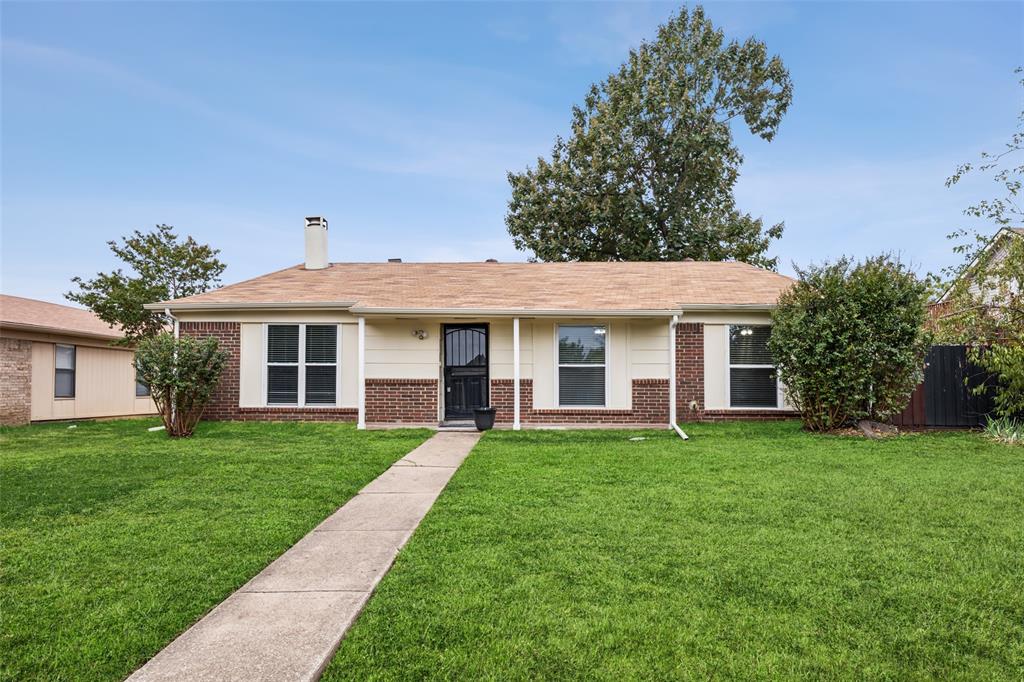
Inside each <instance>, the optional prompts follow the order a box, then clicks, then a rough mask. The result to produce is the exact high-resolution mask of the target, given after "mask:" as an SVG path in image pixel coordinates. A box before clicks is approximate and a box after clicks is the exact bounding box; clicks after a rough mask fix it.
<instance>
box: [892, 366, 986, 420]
mask: <svg viewBox="0 0 1024 682" xmlns="http://www.w3.org/2000/svg"><path fill="white" fill-rule="evenodd" d="M965 379H966V380H967V381H966V383H965V381H964V380H965ZM984 383H989V384H991V382H990V381H989V376H988V374H986V372H985V371H984V370H983V369H981V368H980V367H978V366H977V365H975V364H973V363H971V362H969V361H968V359H967V347H966V346H932V347H931V349H930V350H929V351H928V355H927V357H926V358H925V367H924V381H923V382H922V383H921V384H920V385H918V387H917V388H916V389H914V393H913V395H912V396H911V397H910V404H909V405H907V408H906V409H905V410H903V412H902V413H901V414H899V415H897V416H895V417H893V420H892V423H893V424H895V425H897V426H918V427H920V426H934V427H971V426H982V425H984V424H985V418H986V416H987V415H988V413H989V412H991V411H992V392H991V391H986V392H985V393H983V394H981V395H974V393H973V392H972V391H971V389H972V388H974V387H975V386H979V385H981V384H984Z"/></svg>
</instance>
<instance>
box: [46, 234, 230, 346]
mask: <svg viewBox="0 0 1024 682" xmlns="http://www.w3.org/2000/svg"><path fill="white" fill-rule="evenodd" d="M173 230H174V228H173V227H171V226H170V225H157V226H156V228H155V229H154V230H153V231H151V232H147V233H142V232H140V231H139V230H135V231H134V232H133V233H132V234H131V235H130V236H128V237H123V238H122V239H121V242H120V243H118V242H116V241H109V242H107V245H108V246H109V247H110V250H111V251H113V252H114V255H115V256H117V257H118V259H119V260H120V261H121V262H122V263H124V264H125V265H126V266H127V267H128V268H129V272H125V271H124V270H122V269H121V268H118V269H117V270H114V271H113V272H110V273H106V272H101V273H99V274H97V275H96V277H94V278H92V279H89V280H83V279H82V278H81V277H74V278H72V280H71V281H72V282H73V283H74V284H76V285H77V286H78V290H77V291H71V292H68V293H67V294H65V296H66V297H67V299H68V300H70V301H74V302H76V303H81V304H82V305H84V306H85V307H87V308H89V309H90V310H92V311H93V312H94V313H96V315H97V316H99V318H100V319H101V320H103V321H104V322H106V323H108V324H111V325H114V326H117V327H120V328H121V329H122V331H123V332H124V334H125V343H134V342H136V341H138V340H139V339H142V338H145V337H150V336H154V335H156V334H158V333H160V332H161V331H163V330H164V329H165V327H166V323H167V320H165V319H164V316H163V314H161V313H159V312H155V311H152V310H146V309H145V308H143V306H144V305H145V304H147V303H154V302H156V301H167V300H170V299H174V298H181V297H183V296H192V295H194V294H201V293H203V292H204V291H208V290H209V289H211V288H213V287H215V286H217V285H218V284H220V275H221V273H223V272H224V268H225V267H226V266H225V265H224V263H222V262H221V261H219V260H218V259H217V254H218V253H220V251H218V250H217V249H214V248H211V247H209V246H207V245H205V244H199V243H198V242H196V241H195V240H194V239H193V238H192V237H186V238H185V239H184V240H183V241H179V239H178V236H177V235H176V234H175V233H174V232H173Z"/></svg>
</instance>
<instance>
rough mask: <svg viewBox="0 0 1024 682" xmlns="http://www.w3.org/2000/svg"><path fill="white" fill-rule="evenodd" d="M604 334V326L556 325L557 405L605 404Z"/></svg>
mask: <svg viewBox="0 0 1024 682" xmlns="http://www.w3.org/2000/svg"><path fill="white" fill-rule="evenodd" d="M607 336H608V329H607V328H606V327H604V326H594V325H559V326H558V404H559V405H561V406H562V407H603V406H604V404H605V338H606V337H607Z"/></svg>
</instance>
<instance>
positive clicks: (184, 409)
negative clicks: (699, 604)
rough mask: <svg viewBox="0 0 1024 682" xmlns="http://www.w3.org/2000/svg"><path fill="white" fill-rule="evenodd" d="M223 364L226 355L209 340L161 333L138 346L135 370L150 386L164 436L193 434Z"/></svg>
mask: <svg viewBox="0 0 1024 682" xmlns="http://www.w3.org/2000/svg"><path fill="white" fill-rule="evenodd" d="M226 362H227V354H226V353H225V352H224V351H222V350H220V348H219V347H218V344H217V339H215V338H212V337H210V338H205V339H201V340H200V339H194V338H192V337H188V336H184V337H181V338H179V339H176V338H174V335H172V334H169V333H167V332H164V333H162V334H158V335H156V336H151V337H148V338H145V339H143V340H142V341H141V342H140V343H139V346H138V348H137V349H136V351H135V368H136V369H137V370H138V375H139V379H140V380H141V381H142V382H143V383H145V384H146V385H147V386H149V391H150V395H151V396H152V397H153V402H154V403H156V407H157V410H158V411H159V412H160V417H161V418H162V419H163V422H164V426H165V427H166V429H167V435H169V436H171V437H172V438H180V437H184V436H191V435H192V432H193V431H194V430H195V428H196V424H197V423H198V422H199V418H200V417H201V416H202V415H203V409H204V408H205V407H206V404H207V403H208V402H209V401H210V396H211V395H212V394H213V390H214V388H216V386H217V380H218V379H219V378H220V373H221V370H223V368H224V364H225V363H226Z"/></svg>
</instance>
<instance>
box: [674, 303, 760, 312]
mask: <svg viewBox="0 0 1024 682" xmlns="http://www.w3.org/2000/svg"><path fill="white" fill-rule="evenodd" d="M778 307H779V306H778V304H777V303H683V304H682V305H680V310H682V311H683V312H687V311H690V312H714V311H716V310H720V311H722V312H742V311H750V312H760V311H772V310H775V309H776V308H778Z"/></svg>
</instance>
